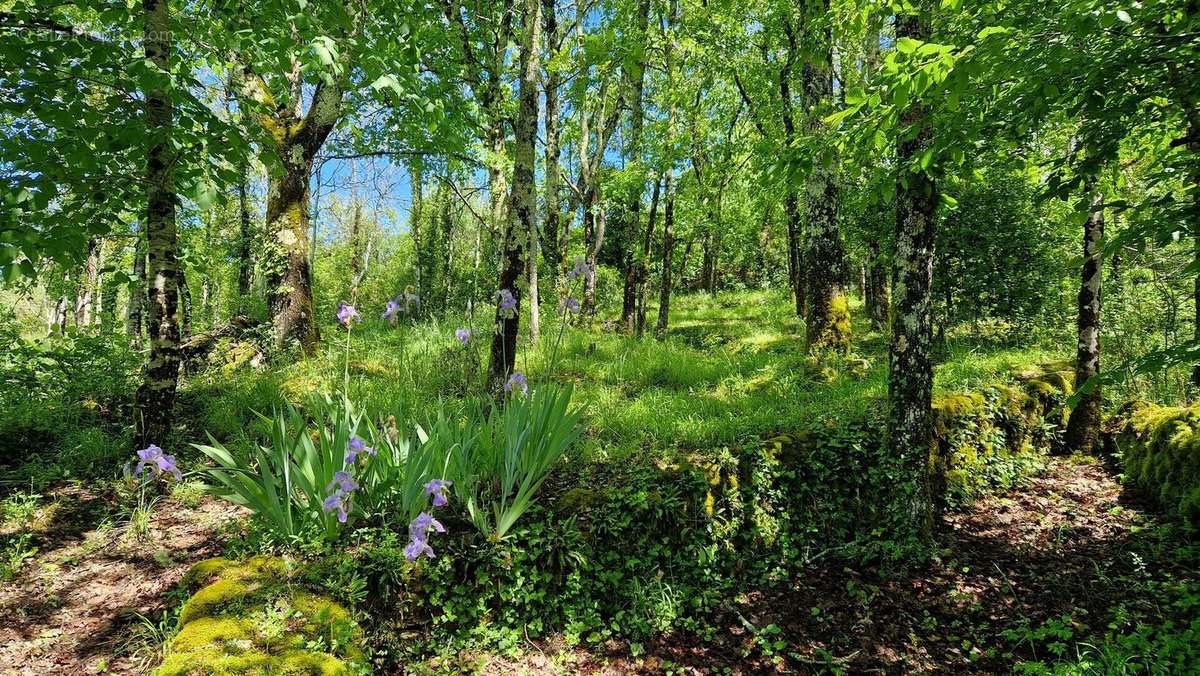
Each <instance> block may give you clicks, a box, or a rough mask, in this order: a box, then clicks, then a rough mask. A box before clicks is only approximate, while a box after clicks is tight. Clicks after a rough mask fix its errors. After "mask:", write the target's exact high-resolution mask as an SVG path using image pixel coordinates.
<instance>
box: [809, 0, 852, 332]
mask: <svg viewBox="0 0 1200 676" xmlns="http://www.w3.org/2000/svg"><path fill="white" fill-rule="evenodd" d="M805 6H806V9H807V10H808V11H806V14H807V16H806V17H805V19H806V20H807V22H808V23H810V24H811V23H812V22H814V21H818V20H819V21H822V22H823V23H824V28H822V30H821V31H820V33H819V38H818V39H817V40H815V41H810V42H817V43H818V45H819V47H818V48H816V49H815V50H814V52H815V54H816V57H815V58H814V59H812V60H810V61H809V62H808V63H806V64H805V65H804V70H803V74H802V79H803V82H804V96H805V99H806V107H807V111H806V112H807V117H808V131H809V134H810V135H812V136H814V137H819V138H821V137H823V138H826V139H827V138H828V130H827V129H826V128H825V123H824V122H823V114H824V111H825V110H826V107H827V106H828V105H829V102H830V99H832V97H833V43H832V39H831V35H830V29H829V24H828V22H825V21H824V20H823V17H825V16H826V15H828V13H829V0H817V1H816V2H812V1H809V2H806V3H805ZM826 152H828V153H833V152H834V151H833V148H832V145H831V146H830V147H829V148H828V149H827V150H826ZM824 159H825V158H821V157H815V158H814V161H813V166H812V169H811V170H810V171H809V174H808V176H807V177H806V179H805V196H806V201H805V204H806V206H807V207H808V222H807V225H808V233H807V235H808V236H807V238H806V239H805V242H806V244H807V251H806V252H805V256H804V257H805V260H806V262H807V264H808V268H807V271H806V272H807V287H808V288H807V289H806V291H807V296H808V314H807V319H806V322H805V325H806V330H805V336H806V338H807V342H808V346H807V347H808V351H809V352H810V353H820V352H825V351H832V352H836V353H838V354H847V353H849V351H850V304H849V298H848V297H847V295H846V288H845V279H846V261H845V252H844V250H843V248H842V236H841V232H840V231H839V229H838V222H837V218H838V206H839V201H840V199H841V198H840V195H839V190H838V184H837V176H836V175H835V169H834V167H835V166H836V158H833V159H832V160H831V161H828V162H826V161H824Z"/></svg>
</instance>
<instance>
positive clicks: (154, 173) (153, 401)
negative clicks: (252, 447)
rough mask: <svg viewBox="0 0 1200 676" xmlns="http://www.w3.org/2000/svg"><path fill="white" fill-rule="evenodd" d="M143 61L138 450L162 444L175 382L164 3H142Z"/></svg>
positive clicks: (169, 113) (172, 161)
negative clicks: (144, 317)
mask: <svg viewBox="0 0 1200 676" xmlns="http://www.w3.org/2000/svg"><path fill="white" fill-rule="evenodd" d="M142 11H143V17H144V22H145V23H144V29H145V38H144V41H143V45H144V48H145V51H146V61H147V62H149V63H150V64H151V65H152V66H153V67H154V69H155V71H156V72H155V73H154V74H153V78H152V80H151V82H150V84H149V86H148V87H147V89H146V91H145V106H146V127H147V128H146V139H147V148H146V246H147V250H148V253H149V257H148V263H147V266H146V272H147V276H148V277H149V279H150V280H151V283H150V285H149V293H148V294H147V302H148V308H149V318H148V319H149V321H148V324H147V325H148V328H149V336H150V354H149V358H148V360H147V362H146V370H145V374H144V377H143V380H142V385H141V387H139V388H138V392H137V397H136V402H137V413H136V420H135V428H136V442H135V445H137V446H138V447H142V446H146V445H149V444H151V443H166V439H167V436H168V435H169V433H170V430H171V422H172V419H173V411H174V408H175V389H176V387H177V386H178V382H179V339H180V336H179V324H178V322H177V312H178V303H179V290H178V288H177V286H176V283H177V280H176V276H177V274H178V267H177V263H176V230H175V199H176V197H175V185H174V181H173V180H172V170H173V168H174V164H175V151H174V148H173V144H172V135H173V126H174V122H173V119H172V118H173V115H174V110H173V105H172V102H171V93H170V90H169V87H170V76H169V73H170V54H171V33H170V30H171V26H170V21H169V19H168V17H167V0H143V1H142Z"/></svg>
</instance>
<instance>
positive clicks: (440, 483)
mask: <svg viewBox="0 0 1200 676" xmlns="http://www.w3.org/2000/svg"><path fill="white" fill-rule="evenodd" d="M452 485H453V482H450V481H445V480H444V479H434V480H433V481H430V482H429V483H427V484H425V495H429V496H432V497H433V506H434V507H445V506H446V505H447V504H448V501H447V500H446V489H447V488H450V486H452Z"/></svg>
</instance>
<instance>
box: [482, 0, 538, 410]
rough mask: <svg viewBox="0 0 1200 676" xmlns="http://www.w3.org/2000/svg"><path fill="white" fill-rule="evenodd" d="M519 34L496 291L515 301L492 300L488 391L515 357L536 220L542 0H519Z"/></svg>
mask: <svg viewBox="0 0 1200 676" xmlns="http://www.w3.org/2000/svg"><path fill="white" fill-rule="evenodd" d="M524 3H525V7H524V12H523V22H524V29H525V30H524V33H525V34H524V38H523V39H522V41H521V55H520V63H521V81H520V93H519V98H518V100H519V103H518V110H517V119H516V121H515V123H514V125H513V128H514V132H515V133H514V137H515V147H514V156H513V161H514V162H513V182H512V191H511V193H510V195H509V202H510V206H511V208H510V209H509V220H508V228H507V231H506V233H505V237H504V265H503V267H502V268H501V272H500V284H499V288H500V290H502V291H503V290H507V291H509V292H510V293H512V295H513V297H514V298H515V299H516V301H517V305H516V308H515V312H505V311H502V310H501V308H500V303H497V304H496V322H495V327H496V328H495V331H494V333H493V334H492V350H491V363H490V367H489V370H488V385H489V389H490V391H491V392H492V393H493V395H495V396H497V397H500V396H502V395H503V390H504V384H505V383H506V382H507V381H508V379H509V376H510V375H511V374H512V372H513V368H514V366H515V365H516V360H517V331H518V329H519V326H520V320H521V288H520V284H519V283H518V282H519V281H520V280H521V277H522V275H523V274H524V272H525V256H526V255H527V254H528V253H529V251H530V250H531V247H530V239H531V236H532V233H533V229H534V227H535V224H536V220H537V218H536V216H537V215H536V210H537V202H536V197H535V194H536V193H535V184H534V168H535V167H534V162H535V153H536V147H535V144H536V142H537V126H538V76H539V73H540V71H541V65H540V62H541V59H540V50H541V44H540V43H541V24H542V19H541V8H542V5H541V0H524Z"/></svg>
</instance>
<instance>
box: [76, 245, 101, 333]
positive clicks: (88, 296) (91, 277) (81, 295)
mask: <svg viewBox="0 0 1200 676" xmlns="http://www.w3.org/2000/svg"><path fill="white" fill-rule="evenodd" d="M99 280H100V240H98V239H96V238H95V237H93V238H91V239H89V240H88V244H87V258H86V259H85V260H84V263H83V270H82V271H81V273H80V276H79V285H78V287H77V291H76V293H75V326H77V327H79V329H81V330H82V329H83V327H85V326H91V325H92V322H93V320H94V319H95V310H96V286H97V284H98V283H99Z"/></svg>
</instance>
